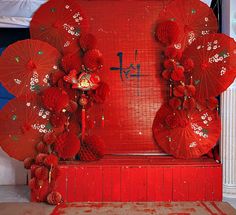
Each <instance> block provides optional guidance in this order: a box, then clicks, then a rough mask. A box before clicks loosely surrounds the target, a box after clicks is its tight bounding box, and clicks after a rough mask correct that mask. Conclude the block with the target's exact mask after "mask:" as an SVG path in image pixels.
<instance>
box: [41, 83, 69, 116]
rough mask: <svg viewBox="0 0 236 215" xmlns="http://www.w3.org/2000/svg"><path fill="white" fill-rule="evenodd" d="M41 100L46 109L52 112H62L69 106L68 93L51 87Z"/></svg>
mask: <svg viewBox="0 0 236 215" xmlns="http://www.w3.org/2000/svg"><path fill="white" fill-rule="evenodd" d="M41 98H42V103H43V105H44V107H45V108H47V109H49V110H50V111H55V112H60V111H62V110H63V109H64V108H66V107H67V106H68V104H69V96H68V95H67V93H66V92H65V91H63V90H61V89H59V88H56V87H50V88H47V89H46V90H44V91H43V94H42V96H41Z"/></svg>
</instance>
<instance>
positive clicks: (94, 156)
mask: <svg viewBox="0 0 236 215" xmlns="http://www.w3.org/2000/svg"><path fill="white" fill-rule="evenodd" d="M104 148H105V145H104V142H103V140H102V139H101V138H99V137H97V136H95V135H93V136H86V137H85V139H84V141H83V143H82V145H81V149H80V152H79V157H80V160H82V161H95V160H99V159H101V158H102V157H103V156H104Z"/></svg>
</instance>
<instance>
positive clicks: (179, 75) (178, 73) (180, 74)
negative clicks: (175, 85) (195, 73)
mask: <svg viewBox="0 0 236 215" xmlns="http://www.w3.org/2000/svg"><path fill="white" fill-rule="evenodd" d="M171 79H172V80H174V81H181V80H184V67H182V66H178V67H177V68H175V69H174V71H173V72H172V74H171Z"/></svg>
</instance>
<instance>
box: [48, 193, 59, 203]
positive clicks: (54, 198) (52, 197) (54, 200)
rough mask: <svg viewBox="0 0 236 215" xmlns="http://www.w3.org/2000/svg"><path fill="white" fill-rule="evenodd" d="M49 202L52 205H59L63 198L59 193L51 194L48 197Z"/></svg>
mask: <svg viewBox="0 0 236 215" xmlns="http://www.w3.org/2000/svg"><path fill="white" fill-rule="evenodd" d="M47 202H48V204H50V205H57V204H59V203H61V202H62V196H61V194H60V193H59V192H55V191H53V192H51V193H49V194H48V196H47Z"/></svg>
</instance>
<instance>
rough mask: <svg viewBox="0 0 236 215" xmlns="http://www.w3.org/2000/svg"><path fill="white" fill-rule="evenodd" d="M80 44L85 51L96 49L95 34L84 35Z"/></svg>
mask: <svg viewBox="0 0 236 215" xmlns="http://www.w3.org/2000/svg"><path fill="white" fill-rule="evenodd" d="M79 44H80V47H81V48H82V49H83V50H84V51H87V50H91V49H95V48H96V45H97V39H96V37H95V36H94V35H93V34H82V35H81V37H80V39H79Z"/></svg>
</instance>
